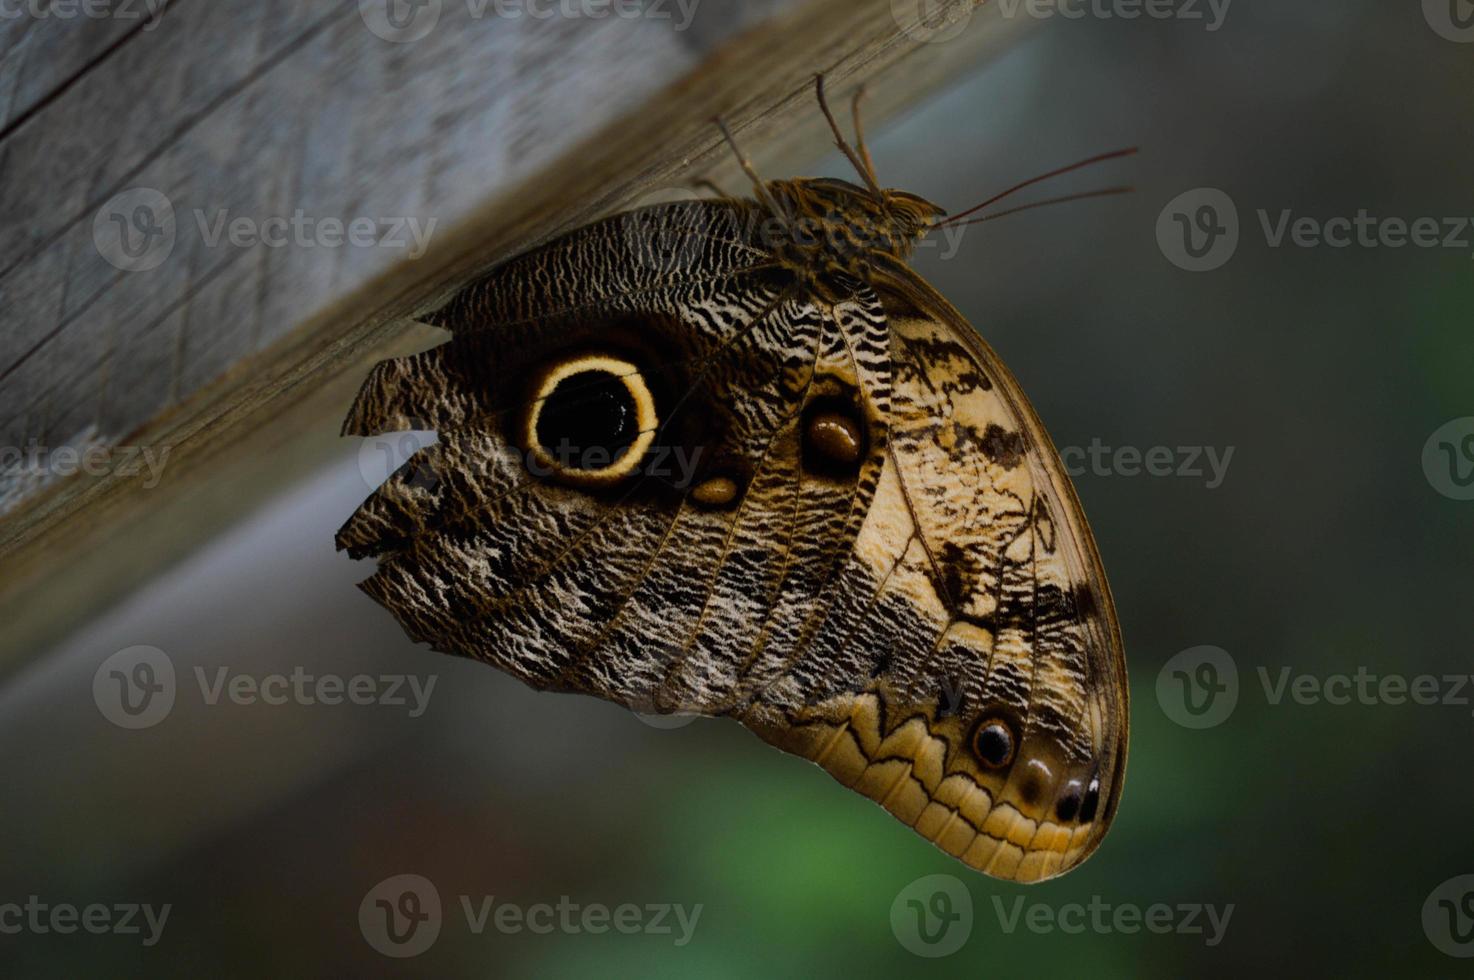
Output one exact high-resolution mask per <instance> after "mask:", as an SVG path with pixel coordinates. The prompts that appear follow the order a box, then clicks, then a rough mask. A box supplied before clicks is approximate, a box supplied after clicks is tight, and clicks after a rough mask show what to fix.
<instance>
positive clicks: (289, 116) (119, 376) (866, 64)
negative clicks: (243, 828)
mask: <svg viewBox="0 0 1474 980" xmlns="http://www.w3.org/2000/svg"><path fill="white" fill-rule="evenodd" d="M476 6H479V5H476ZM476 6H473V5H470V4H466V3H449V2H447V3H444V4H443V5H442V9H441V14H440V19H439V22H438V24H437V25H436V27H435V28H434V29H433V30H431V31H430V32H429V33H428V34H427V35H426V36H425V37H423V38H420V39H419V40H415V41H413V42H409V43H391V42H389V41H386V40H384V39H382V38H380V37H378V36H376V35H375V34H374V33H373V32H372V31H370V30H369V29H367V27H366V25H365V20H364V18H363V17H362V16H361V15H360V11H359V9H358V7H357V5H355V4H342V3H336V2H332V3H330V2H326V0H320V2H318V0H315V2H310V3H302V2H286V0H272V2H263V3H258V4H253V5H245V4H214V3H203V2H199V0H176V2H174V3H171V4H170V5H169V7H168V9H167V11H166V13H165V14H164V16H163V17H162V18H161V19H160V20H159V22H158V23H157V24H156V25H155V26H154V28H153V29H151V30H147V31H143V30H138V31H135V32H134V33H132V34H130V35H127V36H126V37H125V38H124V39H123V40H122V42H121V43H118V44H116V45H115V46H114V47H112V48H111V49H110V51H109V53H108V54H107V55H106V56H105V57H103V58H102V60H100V61H97V62H96V63H95V64H90V65H89V64H88V61H87V58H86V57H79V59H78V65H80V66H82V67H75V68H74V70H73V71H72V72H71V73H66V72H61V73H58V74H57V75H56V76H55V88H54V89H52V90H51V91H50V92H47V93H42V94H31V95H27V96H26V97H25V99H26V100H28V101H29V104H30V105H32V106H34V107H36V108H35V110H34V111H30V112H29V114H28V115H25V116H24V118H22V119H21V120H20V122H19V124H18V125H14V126H12V127H11V128H10V129H8V130H7V131H6V132H5V136H4V138H3V140H0V161H3V168H4V179H3V181H0V311H3V312H0V317H3V318H4V323H3V327H0V336H3V347H0V447H15V448H24V447H27V446H28V445H33V444H34V445H38V446H40V447H42V448H45V449H54V448H55V447H58V446H63V445H66V444H68V443H75V442H79V441H81V442H84V443H86V444H96V445H99V446H109V445H115V444H119V443H123V444H127V445H134V446H148V447H156V448H157V449H159V450H160V451H162V450H163V449H165V448H167V450H168V453H169V455H168V457H167V463H166V466H165V468H164V470H163V473H162V480H161V482H159V483H158V484H157V485H156V486H155V485H152V484H151V481H150V480H149V479H148V473H147V472H144V473H127V472H122V471H120V470H119V468H117V467H114V468H112V469H109V470H107V471H106V472H103V473H101V474H100V475H96V476H91V475H78V476H71V477H67V478H65V479H60V480H54V481H51V482H49V483H47V484H45V485H43V486H40V487H36V486H35V485H34V484H30V483H26V484H22V482H21V481H20V480H18V479H17V476H18V474H17V473H15V472H13V471H12V472H9V473H6V474H5V475H0V493H5V492H6V491H5V487H7V486H8V487H9V488H10V489H9V493H10V499H9V507H10V509H9V511H8V512H7V513H5V514H4V516H3V517H0V521H3V522H4V523H3V526H0V618H3V620H4V621H6V622H7V623H8V624H9V627H10V628H9V629H8V630H7V633H6V635H5V637H4V638H3V639H0V669H3V668H4V667H6V666H13V665H14V664H15V663H18V662H19V661H21V660H22V659H24V658H25V657H26V656H27V655H31V654H34V653H37V652H39V651H40V648H41V647H42V646H43V645H44V643H45V642H46V641H47V640H49V639H51V638H54V637H55V636H56V635H58V633H60V632H61V631H63V630H65V629H66V628H67V627H69V626H70V625H74V624H75V623H76V622H77V620H78V619H79V617H82V616H84V615H86V614H87V613H89V612H93V611H95V610H96V609H98V608H100V607H101V606H102V605H104V604H106V603H107V602H110V601H112V600H115V599H116V598H117V597H118V596H120V595H121V594H123V593H124V592H125V591H126V589H127V588H128V587H129V586H130V585H132V584H135V583H136V582H138V581H139V580H140V578H141V577H142V576H143V575H145V574H146V573H148V572H150V571H152V570H155V569H157V568H158V567H160V566H161V565H162V564H164V563H166V562H168V561H169V560H171V559H172V558H174V557H177V556H178V555H180V554H182V553H184V552H185V551H187V550H188V549H189V547H191V545H192V544H194V543H196V542H198V541H199V540H200V539H201V538H202V537H203V536H205V535H207V534H209V533H211V532H212V531H213V530H215V529H218V528H219V527H220V526H222V525H223V524H224V523H226V522H228V521H229V520H231V519H233V518H235V517H238V516H239V515H240V514H241V513H243V512H244V511H245V510H247V509H248V508H249V507H251V506H252V505H253V504H254V503H256V502H259V501H260V500H262V499H263V498H264V497H265V496H266V495H267V494H269V493H270V492H272V491H273V490H276V489H280V488H281V487H282V486H284V485H285V484H286V483H287V482H288V481H290V480H291V479H292V478H293V477H295V476H298V475H300V474H302V473H303V472H305V471H306V470H307V469H309V468H311V467H312V466H314V465H318V464H320V463H321V461H322V460H323V459H324V458H325V456H326V455H327V454H328V453H330V452H332V450H333V446H334V443H333V438H334V435H335V432H336V419H337V418H338V417H339V416H340V415H341V412H342V410H343V407H344V406H345V405H346V404H347V403H348V401H349V400H350V398H351V394H352V391H353V390H354V388H355V387H356V386H357V384H358V381H359V380H360V379H361V377H362V375H363V373H364V371H365V369H366V365H367V364H368V363H370V362H372V361H374V360H376V359H378V358H381V357H384V356H387V355H392V354H395V353H402V352H404V351H406V350H412V349H416V348H420V347H424V346H427V345H428V344H429V343H430V342H431V340H432V339H433V336H432V333H431V332H430V331H429V329H428V328H424V327H418V326H415V325H414V324H413V323H412V320H413V317H414V315H415V314H416V313H417V312H420V311H423V310H426V309H430V308H433V307H434V306H435V305H437V304H438V303H439V302H441V301H442V300H443V299H444V297H445V296H447V295H448V294H449V292H450V291H452V290H453V289H454V288H456V287H457V286H458V285H460V284H461V283H463V282H464V281H465V280H466V279H468V278H469V277H470V276H472V275H473V274H475V273H477V272H479V271H482V270H484V269H485V268H486V267H487V266H489V265H491V264H493V263H494V262H496V261H498V260H500V259H502V258H504V257H506V256H508V255H510V254H513V253H515V252H517V251H520V250H522V249H524V248H526V247H527V246H529V245H531V244H534V243H536V242H538V241H541V240H546V239H547V238H550V237H552V236H553V235H556V234H558V233H561V232H564V231H567V230H568V229H570V228H572V227H575V226H577V225H579V224H582V223H585V222H587V221H588V220H591V219H593V218H595V217H597V216H599V215H601V214H606V213H609V212H610V211H613V210H616V209H618V208H621V207H623V206H626V205H628V204H630V203H632V202H634V201H635V200H637V199H641V198H643V197H646V196H648V195H649V194H651V192H658V191H660V190H661V189H665V190H667V191H668V190H670V189H672V188H675V187H677V186H680V185H683V184H685V183H686V182H688V181H691V180H694V179H696V178H698V177H711V178H713V179H715V180H717V181H718V182H719V183H721V184H723V185H724V186H731V187H741V186H742V183H741V178H740V176H739V175H737V174H736V172H735V167H734V166H733V164H732V162H731V161H730V159H729V157H728V155H727V153H726V151H725V149H724V148H723V147H722V146H721V145H720V143H719V139H718V136H717V134H716V132H715V130H714V128H713V127H712V126H711V124H710V119H711V117H712V116H713V115H715V114H717V113H722V114H724V115H726V116H727V117H728V118H729V119H731V120H732V121H733V123H734V125H735V127H736V128H737V130H738V132H739V134H740V137H741V138H742V140H743V142H744V144H745V145H746V146H747V147H749V149H750V152H752V153H753V155H754V156H755V157H756V158H757V161H758V163H759V166H760V167H762V168H763V169H764V171H765V172H767V173H770V174H773V175H782V174H784V173H786V172H791V168H792V167H793V166H794V165H795V162H796V161H798V160H802V159H805V158H810V157H812V156H813V155H814V153H815V152H816V151H817V150H818V149H819V148H821V147H822V146H823V145H824V142H825V131H824V129H823V127H822V122H821V121H820V120H819V119H817V118H816V113H814V112H813V108H812V103H811V101H810V94H809V82H810V79H811V78H812V75H813V73H814V72H815V71H821V70H822V71H826V72H828V73H829V74H830V75H831V77H832V78H833V80H834V85H835V88H836V94H837V95H839V96H841V97H842V96H843V94H844V91H845V89H846V88H847V87H848V86H850V85H853V84H854V83H855V82H856V81H858V80H861V79H866V78H871V77H872V76H877V75H878V76H879V77H878V78H877V79H876V84H875V85H873V86H872V88H873V90H874V91H875V94H876V98H875V107H874V109H875V111H874V115H875V116H876V117H877V118H880V117H883V116H884V115H886V114H887V113H888V112H891V111H894V110H895V109H896V108H897V107H899V106H901V105H903V104H905V103H906V102H907V101H909V100H912V99H914V98H916V97H917V96H918V95H920V94H922V93H923V92H925V91H927V90H928V89H929V88H931V87H933V86H934V85H935V84H937V83H938V82H939V81H940V80H942V79H944V78H946V77H948V76H949V75H951V74H953V73H955V71H957V70H958V68H960V67H962V66H965V65H967V64H970V63H976V61H977V60H978V59H979V58H981V57H984V56H985V55H986V53H987V51H988V50H989V49H990V48H992V49H996V48H998V47H1001V46H1002V45H1004V44H1006V43H1007V41H1008V40H1009V38H1010V37H1011V36H1012V35H1013V34H1014V33H1016V32H1017V31H1018V30H1021V29H1023V27H1024V25H1023V24H1022V23H1019V22H1005V21H1003V20H1002V19H1001V17H999V16H998V15H997V14H995V13H993V12H990V11H989V10H987V9H982V10H977V11H974V4H973V3H972V2H970V0H957V2H955V3H951V4H943V5H941V8H942V11H943V13H942V16H943V17H945V16H946V14H947V13H948V12H950V13H951V14H952V15H954V19H956V20H958V21H959V23H960V22H961V21H965V20H967V19H968V18H970V19H971V22H970V23H968V24H967V27H966V29H965V30H963V31H962V32H961V33H960V34H957V35H956V36H955V37H952V36H951V35H952V34H953V32H952V31H951V30H945V31H943V33H941V34H935V35H933V34H931V31H930V29H929V28H926V27H922V28H921V29H919V30H918V29H916V27H917V25H916V24H915V21H914V19H913V20H909V21H908V18H907V15H906V9H907V7H908V6H910V5H908V4H906V3H897V4H893V3H892V2H890V0H864V2H855V0H807V2H800V0H792V2H782V0H775V2H772V3H762V4H750V5H743V6H737V5H730V4H722V5H717V4H715V3H708V4H702V5H698V6H697V8H696V10H695V16H694V18H693V19H692V20H691V22H690V24H689V27H688V29H686V30H679V31H678V30H675V29H673V28H674V26H675V22H674V21H673V20H671V19H657V18H654V17H648V16H647V17H643V18H638V19H621V18H617V17H609V18H592V17H579V18H573V19H569V18H562V17H559V18H544V19H537V18H531V17H522V18H517V19H508V18H505V17H498V16H491V15H490V14H488V15H487V16H484V17H476V16H474V15H473V11H474V10H475V9H476ZM666 6H667V7H668V8H669V9H670V17H671V18H675V19H679V18H680V16H681V14H680V12H679V9H678V8H677V7H676V5H674V4H668V5H666ZM500 9H505V8H500ZM898 11H900V13H899V14H898ZM910 16H911V17H913V18H914V7H913V9H912V13H911V15H910ZM67 23H68V25H70V26H69V29H72V30H92V29H93V28H94V27H96V25H95V24H92V23H90V22H78V21H73V22H67ZM9 29H12V30H13V29H14V28H9ZM109 29H110V30H116V28H115V27H110V28H109ZM110 36H111V35H110ZM928 39H929V40H928ZM944 39H945V40H944ZM114 40H117V38H116V37H114ZM109 43H111V42H109ZM84 48H86V45H81V46H80V47H79V48H78V50H82V49H84ZM181 52H187V54H182V53H181ZM887 68H894V70H891V71H889V72H885V71H884V70H885V69H887ZM84 69H85V70H84ZM882 72H884V73H883V74H882ZM8 101H9V103H10V104H12V105H14V104H17V102H16V99H15V97H13V96H10V97H8ZM11 118H12V119H15V118H17V115H16V113H15V112H14V111H12V112H11ZM135 187H146V188H152V189H154V190H157V191H159V192H161V193H162V194H164V195H166V196H167V198H168V199H169V201H170V202H171V204H172V205H173V208H174V211H175V215H176V219H177V225H176V230H175V240H174V244H173V248H172V251H171V252H170V253H169V255H168V257H167V259H165V260H164V261H163V262H162V264H160V265H158V267H157V268H155V269H152V270H151V271H147V272H127V271H123V270H120V269H118V268H116V267H115V266H114V265H112V264H109V262H107V261H106V260H105V259H104V258H103V256H102V252H101V250H100V249H99V247H98V245H97V244H96V243H95V241H94V222H95V220H96V219H97V216H98V213H99V212H100V211H103V212H105V211H106V209H107V206H108V204H109V202H110V201H111V200H112V199H113V198H114V197H115V195H117V194H118V193H119V192H121V191H125V190H128V189H130V188H135ZM299 213H300V214H301V215H303V216H304V217H305V218H308V219H314V220H315V219H322V218H337V219H340V220H342V221H343V222H345V223H347V222H349V221H351V220H352V219H353V218H356V217H362V218H369V219H374V220H380V221H388V220H392V219H399V218H411V217H413V218H417V219H419V221H420V223H421V227H422V228H423V227H428V226H429V225H430V222H431V221H432V220H433V221H434V226H433V232H432V234H431V235H430V238H429V240H428V247H427V248H426V250H425V251H424V253H423V255H420V256H418V257H417V258H413V259H411V258H409V257H408V255H407V254H406V250H405V249H402V248H400V249H395V248H386V247H382V246H368V247H351V246H345V247H338V248H332V247H320V246H319V247H303V246H301V245H296V244H294V245H290V246H288V247H282V248H274V247H267V246H265V245H262V244H256V245H254V246H236V245H233V244H230V243H229V241H228V240H224V241H218V242H214V243H212V242H211V241H210V236H209V235H208V234H207V233H206V232H207V231H208V230H209V229H210V228H212V227H217V226H218V224H219V222H220V220H221V218H222V216H223V217H224V218H225V220H227V221H229V220H231V219H235V218H240V217H245V218H248V219H250V221H251V222H252V223H253V224H254V225H256V226H259V225H260V224H261V223H262V222H265V221H266V220H267V219H270V218H273V217H275V218H278V219H281V218H286V219H291V218H292V216H294V215H296V214H299ZM201 216H203V217H201ZM202 224H203V226H204V227H203V228H202V227H201V225H202ZM27 490H28V492H24V496H23V498H22V499H17V498H20V497H21V494H22V492H23V491H27Z"/></svg>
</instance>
